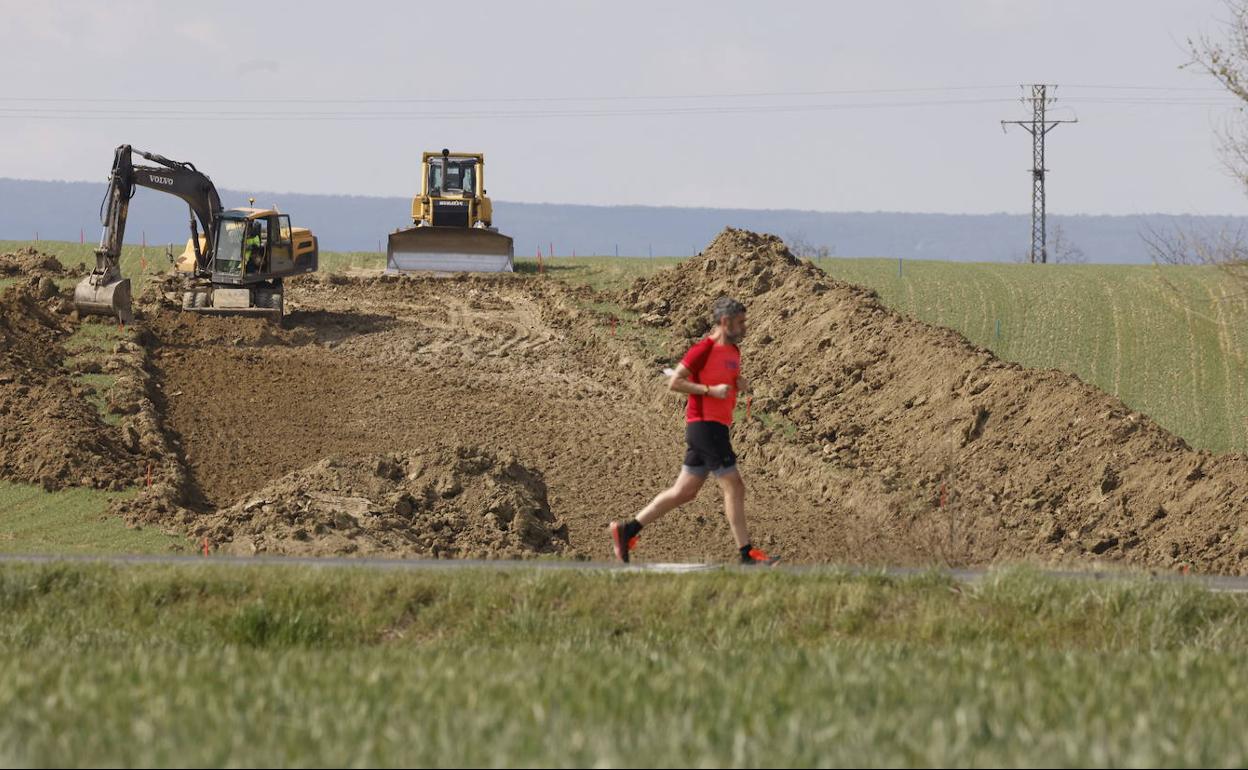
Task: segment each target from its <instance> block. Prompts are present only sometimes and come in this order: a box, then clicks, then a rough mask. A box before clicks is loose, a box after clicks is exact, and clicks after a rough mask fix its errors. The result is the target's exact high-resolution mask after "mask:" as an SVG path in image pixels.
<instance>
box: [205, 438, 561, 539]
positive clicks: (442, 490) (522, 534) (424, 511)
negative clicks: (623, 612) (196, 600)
mask: <svg viewBox="0 0 1248 770" xmlns="http://www.w3.org/2000/svg"><path fill="white" fill-rule="evenodd" d="M191 534H192V535H194V536H195V537H196V538H200V537H204V538H207V539H208V540H209V541H210V543H213V544H216V545H217V546H218V547H221V548H223V549H224V550H225V551H227V552H230V553H236V554H248V555H249V554H254V553H270V554H300V555H335V554H358V555H380V556H424V557H435V558H520V557H527V556H536V555H539V554H560V553H564V552H566V550H567V528H566V527H565V526H563V525H562V524H561V523H560V522H559V521H558V520H557V519H556V518H555V516H554V515H553V514H552V513H551V511H550V506H549V504H548V503H547V499H546V484H545V483H544V481H543V480H542V476H541V474H540V473H537V472H535V471H533V470H531V469H530V468H527V467H525V466H524V465H522V464H520V463H519V462H518V461H517V460H515V459H514V458H512V457H510V456H506V455H502V456H496V455H494V454H491V453H489V452H485V451H482V450H479V449H475V448H472V447H464V446H459V447H454V448H441V449H430V450H426V451H420V452H412V453H408V454H388V455H381V456H370V457H351V458H348V457H334V458H328V459H324V460H321V461H320V462H318V463H316V464H315V465H313V466H311V467H308V468H304V469H303V470H300V471H295V472H294V473H290V474H287V475H286V476H284V477H282V478H281V479H279V480H277V481H275V482H273V483H272V484H269V485H268V486H266V487H264V488H263V489H261V490H259V491H258V492H256V493H255V494H253V495H250V496H248V497H247V498H246V499H244V500H242V501H240V502H238V503H236V504H235V505H232V506H230V507H229V508H226V509H224V510H221V511H219V512H217V513H215V514H212V515H209V516H206V517H202V518H201V519H200V520H199V521H198V522H197V524H196V525H195V526H194V527H193V528H192V530H191Z"/></svg>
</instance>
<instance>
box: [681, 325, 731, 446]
mask: <svg viewBox="0 0 1248 770" xmlns="http://www.w3.org/2000/svg"><path fill="white" fill-rule="evenodd" d="M680 362H681V363H682V364H684V366H685V368H686V369H688V370H689V381H690V382H697V383H700V384H702V385H724V384H727V385H728V397H727V398H712V397H711V396H702V395H694V394H692V393H691V394H689V402H688V404H687V405H686V406H685V422H700V421H709V422H719V423H723V424H724V425H732V410H733V409H735V408H736V406H737V377H738V376H739V375H740V374H741V351H740V350H739V349H738V348H737V346H736V345H731V344H728V343H719V344H716V343H715V340H713V339H711V338H710V337H706V338H704V339H703V340H702V341H701V342H699V343H698V344H696V345H694V346H693V347H691V348H689V352H688V353H685V357H684V358H682V359H680Z"/></svg>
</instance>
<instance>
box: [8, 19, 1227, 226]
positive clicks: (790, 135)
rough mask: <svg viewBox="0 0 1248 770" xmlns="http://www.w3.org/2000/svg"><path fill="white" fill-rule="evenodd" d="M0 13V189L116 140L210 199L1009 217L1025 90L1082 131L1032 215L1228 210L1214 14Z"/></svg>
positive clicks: (55, 174)
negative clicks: (471, 156) (146, 153)
mask: <svg viewBox="0 0 1248 770" xmlns="http://www.w3.org/2000/svg"><path fill="white" fill-rule="evenodd" d="M0 9H3V10H2V12H3V20H4V24H3V27H2V28H0V29H2V31H0V39H2V40H3V47H2V48H0V57H3V67H2V69H0V72H3V79H2V80H0V83H2V85H0V139H2V141H0V176H8V177H20V178H30V179H68V180H97V181H102V180H103V179H104V178H105V177H106V176H107V173H108V169H109V165H110V162H111V158H112V148H113V147H115V146H116V145H118V144H122V143H129V144H133V145H134V146H136V147H139V148H142V149H146V150H150V151H153V152H159V153H162V154H165V155H168V156H169V157H172V158H176V159H179V160H190V161H192V162H194V163H195V164H196V165H197V166H198V167H199V168H200V169H201V170H203V171H205V172H207V173H208V174H209V175H210V176H212V178H213V180H214V181H215V182H216V183H217V184H218V185H219V186H221V187H228V188H231V189H237V190H248V189H254V190H264V191H295V192H307V193H344V194H354V195H410V194H412V193H413V192H414V191H415V189H416V186H417V164H418V162H419V158H420V152H421V151H422V150H437V149H440V148H442V147H449V148H451V149H452V150H455V149H459V150H470V151H479V152H484V153H486V158H487V171H486V183H487V187H488V188H489V191H490V194H491V195H492V196H493V197H495V198H497V199H500V200H508V201H525V202H566V203H589V204H605V205H612V204H657V205H675V206H713V207H741V208H803V209H816V210H823V211H875V210H886V211H931V212H951V213H984V212H996V211H1008V212H1026V211H1029V210H1030V205H1031V203H1030V183H1029V175H1028V173H1027V169H1029V168H1030V166H1031V139H1030V137H1029V136H1028V135H1027V134H1026V133H1025V132H1024V131H1022V130H1021V129H1018V128H1013V129H1011V130H1010V131H1009V132H1008V133H1003V132H1002V129H1001V127H1000V124H999V121H1000V120H1002V119H1019V118H1026V117H1029V116H1030V108H1029V107H1027V106H1024V105H1023V104H1020V103H1019V102H1018V101H1017V98H1018V96H1019V93H1020V91H1019V88H1018V84H1019V83H1030V82H1047V83H1057V84H1059V85H1060V86H1061V87H1060V88H1059V89H1058V91H1057V96H1058V97H1059V101H1058V103H1057V104H1056V105H1055V106H1054V107H1053V108H1052V112H1051V115H1052V116H1053V117H1062V118H1069V117H1074V116H1077V117H1078V119H1079V121H1080V122H1079V123H1078V124H1075V125H1064V126H1060V127H1059V128H1057V129H1056V130H1054V131H1053V132H1052V133H1051V134H1049V149H1048V152H1049V155H1048V164H1047V165H1048V167H1049V169H1050V175H1049V180H1048V185H1049V190H1048V192H1049V210H1050V211H1051V212H1054V213H1063V214H1074V213H1110V214H1126V213H1142V212H1170V213H1209V214H1213V213H1218V214H1226V213H1231V214H1245V213H1248V197H1245V195H1244V192H1243V190H1242V189H1241V187H1240V186H1239V185H1238V184H1237V183H1236V182H1235V181H1234V180H1233V179H1231V178H1230V177H1229V176H1228V174H1227V173H1226V171H1225V170H1224V169H1223V166H1222V164H1221V162H1220V160H1219V154H1218V152H1217V144H1216V140H1215V137H1214V129H1215V128H1216V127H1218V126H1219V125H1222V124H1224V123H1225V122H1226V121H1228V120H1232V119H1235V118H1236V117H1237V116H1238V115H1239V113H1237V112H1235V110H1234V102H1233V101H1232V100H1230V99H1229V98H1228V97H1226V96H1225V95H1224V94H1223V93H1222V92H1221V91H1220V90H1218V89H1217V86H1216V83H1215V82H1214V81H1212V79H1210V78H1209V77H1208V76H1205V75H1202V74H1201V73H1200V72H1198V71H1196V70H1194V69H1186V70H1181V69H1180V65H1182V64H1184V63H1185V62H1186V61H1187V60H1188V58H1189V57H1188V52H1187V47H1186V40H1187V38H1189V37H1192V36H1196V35H1200V34H1209V35H1212V36H1214V37H1218V36H1220V35H1221V34H1222V31H1221V26H1220V25H1221V23H1222V21H1223V20H1224V19H1225V18H1226V17H1227V15H1228V14H1227V12H1226V9H1225V5H1224V3H1223V2H1222V0H1182V1H1180V0H1131V1H1127V0H1121V1H1120V0H1113V1H1106V2H1098V1H1094V0H1077V1H1068V0H1057V1H1053V0H1049V1H1047V2H1036V1H1035V0H1031V1H1029V2H1016V1H1015V0H957V1H949V2H917V1H915V2H900V1H898V0H892V1H876V2H866V0H858V1H857V2H823V3H815V2H809V3H796V2H778V1H777V0H772V2H768V3H761V2H758V1H757V0H752V1H751V2H736V1H731V2H729V1H725V0H718V1H716V2H675V1H674V0H668V1H667V2H643V1H641V0H628V2H614V3H609V4H608V3H588V2H585V3H572V2H543V3H525V2H490V1H484V2H483V1H480V0H478V1H477V2H473V3H446V2H437V3H422V2H411V1H410V0H408V1H406V2H381V1H380V0H379V1H377V2H371V1H369V0H356V2H350V3H341V2H339V3H309V2H300V3H295V2H290V3H283V2H264V3H255V2H248V3H234V2H216V3H210V4H204V5H190V4H185V3H169V2H155V1H154V0H153V1H151V2H143V1H139V0H132V1H130V0H116V1H114V2H107V3H106V2H102V1H101V2H93V3H88V2H57V1H56V0H44V1H43V2H37V3H36V2H30V1H29V0H21V1H14V0H0ZM1161 89H1173V90H1161ZM847 92H852V93H847ZM262 202H265V203H268V202H269V201H262ZM276 202H277V203H279V204H280V200H278V201H276ZM238 203H241V201H226V205H237V204H238Z"/></svg>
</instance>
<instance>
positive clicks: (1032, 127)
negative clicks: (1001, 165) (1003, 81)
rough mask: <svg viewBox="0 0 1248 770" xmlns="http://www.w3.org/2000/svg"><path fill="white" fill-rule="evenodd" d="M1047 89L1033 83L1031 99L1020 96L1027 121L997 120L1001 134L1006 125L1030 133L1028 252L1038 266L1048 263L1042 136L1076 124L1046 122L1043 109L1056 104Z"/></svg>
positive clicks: (1047, 87)
mask: <svg viewBox="0 0 1248 770" xmlns="http://www.w3.org/2000/svg"><path fill="white" fill-rule="evenodd" d="M1024 88H1026V86H1024ZM1049 88H1050V86H1048V85H1045V84H1041V83H1036V84H1033V85H1032V86H1031V96H1029V97H1028V96H1023V97H1022V99H1021V101H1022V102H1023V103H1027V102H1028V101H1030V102H1031V110H1032V111H1031V120H1029V121H1024V120H1003V121H1001V129H1002V130H1003V131H1004V130H1005V127H1006V126H1007V125H1012V126H1022V127H1023V129H1024V130H1025V131H1027V132H1028V133H1029V134H1031V158H1032V163H1031V253H1030V254H1029V258H1030V260H1031V261H1032V262H1033V263H1034V262H1040V263H1041V264H1043V263H1045V262H1048V261H1049V255H1048V250H1047V249H1046V248H1045V222H1044V175H1045V173H1046V172H1047V171H1048V169H1046V168H1045V167H1044V137H1045V136H1047V135H1048V133H1049V132H1050V131H1052V130H1053V129H1055V128H1057V127H1058V126H1059V125H1061V124H1062V123H1078V122H1079V119H1078V118H1074V119H1072V120H1050V119H1048V118H1047V117H1046V116H1045V109H1046V108H1047V107H1048V105H1050V104H1053V103H1054V102H1056V101H1057V97H1056V96H1050V95H1049V94H1048V89H1049ZM1052 88H1053V90H1054V91H1057V86H1052Z"/></svg>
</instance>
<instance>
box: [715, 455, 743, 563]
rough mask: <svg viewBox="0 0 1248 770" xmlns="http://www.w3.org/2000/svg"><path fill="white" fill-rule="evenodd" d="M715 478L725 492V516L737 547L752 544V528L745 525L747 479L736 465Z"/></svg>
mask: <svg viewBox="0 0 1248 770" xmlns="http://www.w3.org/2000/svg"><path fill="white" fill-rule="evenodd" d="M715 480H716V481H718V482H719V488H720V489H721V490H722V491H723V493H724V517H725V518H727V519H728V526H729V527H732V536H733V537H734V538H735V539H736V541H737V548H744V547H746V546H747V545H749V544H750V530H749V529H748V528H747V527H746V525H745V481H744V480H743V479H742V478H741V472H740V471H738V470H737V469H736V468H735V467H734V468H733V469H732V470H731V471H729V472H728V473H725V474H723V475H722V476H716V477H715Z"/></svg>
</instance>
